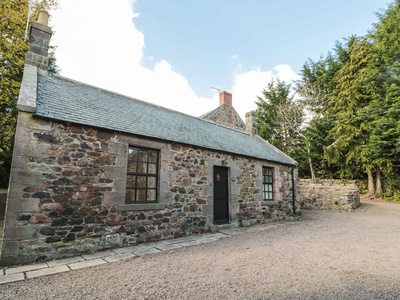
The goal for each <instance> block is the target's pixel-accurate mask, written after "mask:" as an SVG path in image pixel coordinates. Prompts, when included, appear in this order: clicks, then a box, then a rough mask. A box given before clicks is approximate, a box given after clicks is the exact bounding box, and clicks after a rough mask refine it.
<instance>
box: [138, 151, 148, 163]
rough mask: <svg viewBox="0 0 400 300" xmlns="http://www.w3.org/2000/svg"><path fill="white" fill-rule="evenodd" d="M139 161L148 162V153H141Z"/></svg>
mask: <svg viewBox="0 0 400 300" xmlns="http://www.w3.org/2000/svg"><path fill="white" fill-rule="evenodd" d="M139 161H147V151H142V150H140V151H139Z"/></svg>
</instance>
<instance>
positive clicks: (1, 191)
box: [0, 189, 8, 194]
mask: <svg viewBox="0 0 400 300" xmlns="http://www.w3.org/2000/svg"><path fill="white" fill-rule="evenodd" d="M7 192H8V190H4V189H0V194H2V193H7Z"/></svg>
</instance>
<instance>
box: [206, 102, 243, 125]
mask: <svg viewBox="0 0 400 300" xmlns="http://www.w3.org/2000/svg"><path fill="white" fill-rule="evenodd" d="M203 119H205V120H209V121H212V122H215V123H218V124H221V125H224V126H227V127H231V128H233V129H236V130H239V131H245V130H246V125H245V124H244V123H243V121H242V119H241V118H240V116H239V115H238V113H237V112H236V110H235V109H234V108H233V107H232V106H231V105H226V104H222V105H220V106H219V107H218V108H217V109H215V110H213V111H212V112H210V113H208V114H206V115H205V116H204V117H203Z"/></svg>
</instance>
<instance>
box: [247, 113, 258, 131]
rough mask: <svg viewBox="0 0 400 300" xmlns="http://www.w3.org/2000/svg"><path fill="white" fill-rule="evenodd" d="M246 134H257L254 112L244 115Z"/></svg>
mask: <svg viewBox="0 0 400 300" xmlns="http://www.w3.org/2000/svg"><path fill="white" fill-rule="evenodd" d="M245 117H246V133H248V134H251V135H257V134H258V129H257V115H256V112H255V111H254V110H252V111H250V112H248V113H246V115H245Z"/></svg>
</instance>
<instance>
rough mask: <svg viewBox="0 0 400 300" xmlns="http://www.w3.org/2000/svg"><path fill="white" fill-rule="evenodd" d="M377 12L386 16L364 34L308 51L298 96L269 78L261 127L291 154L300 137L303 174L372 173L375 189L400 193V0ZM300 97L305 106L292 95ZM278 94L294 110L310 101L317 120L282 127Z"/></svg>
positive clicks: (352, 175)
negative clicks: (324, 50) (315, 55)
mask: <svg viewBox="0 0 400 300" xmlns="http://www.w3.org/2000/svg"><path fill="white" fill-rule="evenodd" d="M377 15H378V22H377V23H376V24H373V27H372V30H370V31H369V32H368V33H367V34H365V35H364V36H359V37H358V36H351V37H349V38H346V39H344V40H343V42H340V43H339V42H337V43H336V45H335V47H334V48H333V50H332V51H331V52H329V53H328V54H327V55H326V56H321V57H320V59H319V60H317V61H313V60H311V59H308V60H307V61H306V62H305V64H304V66H303V68H302V70H301V72H300V75H301V79H300V80H299V81H298V82H296V86H295V92H296V94H297V95H296V96H294V94H291V93H289V90H288V85H286V84H285V85H282V86H280V85H279V84H275V83H270V84H268V85H267V88H266V89H265V90H264V92H263V95H264V98H265V99H268V100H269V102H262V101H261V99H260V98H259V99H258V101H257V102H256V103H257V105H258V108H259V109H258V115H259V118H260V120H261V122H260V123H259V131H260V133H261V136H262V137H264V138H266V139H267V140H269V141H270V142H272V144H274V145H275V146H277V147H278V148H279V149H281V150H283V151H286V152H287V153H288V154H291V153H290V151H292V150H293V149H294V148H290V147H289V148H287V145H290V144H291V141H294V142H295V144H296V145H297V147H296V149H298V150H300V151H295V157H294V158H295V159H297V160H298V162H299V173H300V174H301V175H305V176H310V177H313V178H315V177H322V178H323V177H328V178H368V179H369V181H368V182H369V192H370V195H371V196H373V195H375V196H377V197H379V196H380V195H381V192H382V191H383V192H384V195H386V196H387V195H389V194H390V193H391V194H392V195H389V196H394V195H395V194H396V193H397V195H398V197H399V198H400V191H399V190H398V189H397V190H396V189H395V188H393V186H400V183H399V184H397V181H396V180H398V179H396V178H398V175H399V173H400V26H399V24H400V0H394V1H393V2H392V3H390V4H389V5H388V7H387V9H386V10H383V11H381V12H379V13H378V14H377ZM284 92H286V94H285V93H284ZM294 97H297V98H300V101H301V102H302V104H303V106H301V105H299V104H298V101H292V100H293V98H294ZM275 99H284V100H280V102H279V101H278V102H279V103H285V105H289V106H290V108H288V107H287V106H286V112H287V113H289V112H290V111H292V110H297V109H299V107H304V109H305V113H306V115H307V116H308V118H309V122H307V123H306V124H302V125H299V124H297V123H296V122H292V123H291V125H292V127H296V131H291V132H290V133H289V134H286V133H287V132H289V131H279V130H277V128H279V126H278V125H277V124H280V123H281V121H280V120H281V118H282V117H281V116H279V114H277V111H279V110H278V109H277V108H276V107H277V106H276V105H275V104H274V103H277V101H275ZM285 99H286V100H285ZM284 101H286V102H284ZM280 140H283V141H285V142H284V143H282V142H279V141H280ZM292 153H293V152H292ZM304 162H308V163H304ZM383 181H385V182H386V183H387V184H386V187H387V189H386V192H385V191H384V190H383V189H384V186H383ZM389 191H390V192H389Z"/></svg>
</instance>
